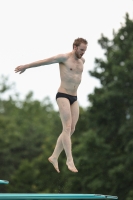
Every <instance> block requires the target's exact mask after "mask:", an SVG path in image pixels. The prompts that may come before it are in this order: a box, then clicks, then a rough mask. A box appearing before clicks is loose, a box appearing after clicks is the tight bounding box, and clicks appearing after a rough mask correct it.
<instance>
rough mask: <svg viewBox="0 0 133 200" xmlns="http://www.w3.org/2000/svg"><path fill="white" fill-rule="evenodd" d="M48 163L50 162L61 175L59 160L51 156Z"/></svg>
mask: <svg viewBox="0 0 133 200" xmlns="http://www.w3.org/2000/svg"><path fill="white" fill-rule="evenodd" d="M48 161H49V162H50V163H52V164H53V166H54V168H55V169H56V171H57V172H58V173H60V170H59V167H58V161H57V159H55V158H52V156H51V157H49V158H48Z"/></svg>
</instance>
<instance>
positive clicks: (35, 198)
mask: <svg viewBox="0 0 133 200" xmlns="http://www.w3.org/2000/svg"><path fill="white" fill-rule="evenodd" d="M20 199H21V200H29V199H30V200H40V199H92V200H93V199H97V200H98V199H101V200H104V199H108V200H109V199H110V200H111V199H118V197H117V196H110V195H101V194H57V193H56V194H36V193H35V194H34V193H0V200H20Z"/></svg>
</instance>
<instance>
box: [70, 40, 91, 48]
mask: <svg viewBox="0 0 133 200" xmlns="http://www.w3.org/2000/svg"><path fill="white" fill-rule="evenodd" d="M81 43H84V44H86V45H87V44H88V42H87V40H85V39H84V38H77V39H75V40H74V42H73V49H74V46H77V47H78V46H79V45H80V44H81Z"/></svg>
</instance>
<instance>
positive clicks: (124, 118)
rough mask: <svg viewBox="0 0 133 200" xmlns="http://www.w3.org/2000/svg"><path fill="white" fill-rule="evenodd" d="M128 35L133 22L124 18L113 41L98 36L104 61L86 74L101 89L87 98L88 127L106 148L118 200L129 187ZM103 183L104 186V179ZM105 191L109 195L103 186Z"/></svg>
mask: <svg viewBox="0 0 133 200" xmlns="http://www.w3.org/2000/svg"><path fill="white" fill-rule="evenodd" d="M132 32H133V21H132V20H130V19H129V16H128V15H126V18H125V25H123V26H122V27H121V29H120V30H119V32H118V33H117V34H114V38H113V40H111V41H110V40H109V39H107V38H106V37H104V36H103V35H102V37H101V39H100V40H99V44H100V45H101V47H102V48H103V49H104V51H105V56H106V59H105V60H103V59H96V61H95V62H96V68H95V69H94V71H92V72H90V74H91V75H92V76H94V77H96V78H98V79H99V80H100V82H101V88H95V91H94V94H91V95H89V100H90V102H91V107H89V108H88V117H89V119H90V121H91V122H92V123H91V124H90V126H91V128H92V129H93V130H94V131H95V132H96V133H97V134H98V135H99V137H101V138H104V143H105V144H106V145H108V146H109V149H110V151H109V152H108V154H107V155H108V158H109V159H110V160H109V161H108V160H106V161H107V164H108V163H110V166H108V171H107V172H108V174H107V175H108V182H110V186H112V193H115V194H117V195H118V196H119V198H120V199H122V200H125V199H126V200H127V199H129V196H131V195H132V187H133V181H132V178H131V177H132V176H133V168H132V166H133V124H132V122H133V90H132V88H133V34H132ZM102 154H103V152H102ZM100 166H101V165H100ZM107 175H106V177H107ZM103 180H104V182H105V183H106V181H107V180H106V179H105V178H104V177H103ZM102 188H103V186H102ZM102 188H101V189H102ZM105 191H107V192H109V190H108V188H107V186H106V187H105ZM128 195H129V196H128ZM132 198H133V196H132Z"/></svg>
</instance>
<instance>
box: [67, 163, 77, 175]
mask: <svg viewBox="0 0 133 200" xmlns="http://www.w3.org/2000/svg"><path fill="white" fill-rule="evenodd" d="M66 165H67V167H68V169H69V170H70V171H72V172H75V173H76V172H78V170H77V169H76V167H75V165H74V163H73V161H69V162H68V161H67V162H66Z"/></svg>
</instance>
